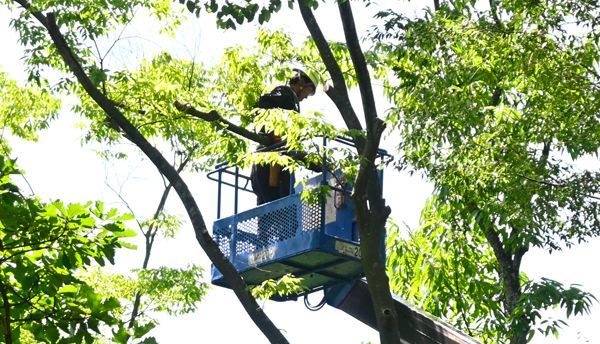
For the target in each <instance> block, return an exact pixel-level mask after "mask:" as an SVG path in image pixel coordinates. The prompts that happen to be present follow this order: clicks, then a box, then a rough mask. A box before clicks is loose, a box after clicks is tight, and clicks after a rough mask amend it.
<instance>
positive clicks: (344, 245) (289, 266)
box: [209, 138, 388, 298]
mask: <svg viewBox="0 0 600 344" xmlns="http://www.w3.org/2000/svg"><path fill="white" fill-rule="evenodd" d="M336 141H337V142H340V143H342V144H344V145H352V142H351V141H349V140H347V139H343V138H339V139H336ZM379 154H380V156H388V155H387V153H386V152H385V151H383V150H380V152H379ZM215 175H216V176H215ZM225 175H229V176H233V178H234V179H233V182H231V181H230V180H229V181H227V182H226V181H225V179H224V178H223V177H224V176H225ZM382 176H383V174H382V172H381V171H380V178H382ZM209 178H210V179H212V180H215V181H217V182H218V183H219V184H218V207H217V213H218V214H217V217H220V215H221V214H220V213H221V199H222V196H221V193H222V185H228V186H231V187H233V188H234V192H235V194H234V214H233V215H231V216H229V217H224V218H219V219H218V220H216V221H215V222H214V224H213V238H214V240H215V241H216V242H217V244H218V245H219V248H220V249H221V252H223V254H224V255H225V256H226V257H228V259H229V260H230V261H231V263H232V264H233V266H234V267H235V268H236V270H237V271H238V272H239V273H240V274H241V275H242V277H243V278H244V280H245V281H246V283H247V284H248V285H250V286H254V285H259V284H260V283H262V282H263V281H266V280H269V279H278V278H280V277H282V276H284V275H286V274H292V275H294V276H295V277H297V278H302V286H303V287H304V291H303V292H302V293H301V294H297V295H291V298H294V297H296V296H298V295H302V294H308V293H310V292H313V291H316V290H320V289H323V288H325V287H328V286H332V285H337V284H340V283H346V282H351V281H354V280H356V279H358V278H360V277H362V276H363V271H362V265H361V259H360V258H361V257H360V247H359V235H358V227H357V224H356V219H355V214H354V207H353V204H352V200H351V198H350V192H351V185H350V184H348V183H345V182H344V181H343V176H342V175H341V173H340V172H336V173H335V175H334V174H332V173H329V172H323V173H320V174H318V175H317V176H315V177H313V178H311V179H309V180H308V181H307V182H306V183H304V184H303V185H300V186H298V187H295V188H292V190H291V192H290V195H289V196H287V197H284V198H281V199H277V200H275V201H272V202H269V203H266V204H262V205H260V206H257V207H256V208H253V209H250V210H247V211H243V212H239V213H238V211H237V208H238V206H237V203H238V190H243V191H251V190H250V189H249V188H248V187H247V185H248V179H249V178H248V177H247V176H244V175H242V174H240V172H239V169H238V168H237V167H235V166H228V165H226V164H221V165H217V167H216V168H215V170H214V171H212V172H211V173H209ZM380 180H381V179H380ZM244 181H245V182H244ZM292 184H293V178H292ZM324 184H328V185H330V186H331V188H332V189H331V191H330V193H329V195H328V196H327V197H324V198H325V199H321V200H320V201H318V202H315V203H309V202H308V201H305V200H302V198H301V192H302V190H304V189H306V190H309V189H310V188H312V187H316V186H319V185H324ZM309 192H310V191H309ZM381 245H382V246H383V242H382V243H381ZM212 283H213V284H215V285H219V286H223V287H228V286H227V283H226V282H225V280H224V278H223V275H222V274H221V272H220V271H219V270H218V269H216V268H215V267H214V266H213V267H212Z"/></svg>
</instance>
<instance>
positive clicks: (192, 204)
mask: <svg viewBox="0 0 600 344" xmlns="http://www.w3.org/2000/svg"><path fill="white" fill-rule="evenodd" d="M15 1H16V2H17V3H19V4H21V5H22V6H23V7H24V8H25V9H26V10H28V11H30V7H29V5H28V4H27V3H25V2H24V1H22V0H15ZM31 13H32V15H33V16H34V17H35V18H37V19H38V20H39V21H40V23H41V24H42V25H44V27H45V28H46V29H47V31H48V33H49V34H50V37H51V39H52V41H53V42H54V44H55V46H56V48H57V50H58V52H59V54H60V55H61V57H62V59H63V61H64V62H65V64H66V65H67V67H68V68H69V69H70V70H71V72H72V73H73V74H74V75H75V77H76V78H77V80H78V82H79V83H80V84H81V86H82V87H83V88H84V89H85V91H86V92H87V93H88V95H89V96H90V97H91V98H92V99H93V100H94V101H95V102H96V103H97V104H98V105H99V106H100V107H101V108H102V109H103V110H104V111H105V112H106V114H107V115H108V116H110V118H111V119H112V120H114V121H115V122H116V123H117V124H118V125H119V127H120V128H121V129H122V130H123V131H124V132H125V134H127V135H128V137H129V138H130V139H131V140H132V142H134V143H135V144H136V145H137V146H138V147H139V148H140V149H141V150H142V151H143V152H144V154H146V156H147V157H148V158H149V159H150V161H152V163H153V164H154V165H155V166H156V168H157V169H158V170H159V172H160V173H161V174H163V175H164V176H165V177H166V178H167V179H168V180H169V182H170V183H171V184H172V185H173V188H174V189H175V191H176V192H177V194H178V195H179V198H180V199H181V201H182V203H183V205H184V207H185V208H186V211H187V213H188V216H189V218H190V221H191V223H192V226H193V228H194V232H195V233H196V239H197V240H198V242H199V244H200V246H201V247H202V248H203V249H204V251H205V252H206V254H207V256H208V257H209V258H210V260H211V261H212V262H213V263H214V264H215V266H216V267H217V268H218V269H219V270H220V271H221V273H223V276H224V277H225V279H226V281H227V283H228V284H229V285H230V286H231V288H232V289H233V291H234V292H235V294H236V296H237V297H238V299H239V300H240V302H241V303H242V305H243V307H244V309H245V310H246V312H247V313H248V315H249V316H250V317H251V318H252V320H253V321H254V323H255V324H256V325H257V327H258V328H259V329H260V330H261V331H262V332H263V333H264V334H265V336H266V337H267V338H268V339H269V340H270V341H271V342H272V343H287V342H288V341H287V340H286V339H285V337H284V336H283V335H282V334H281V332H280V331H279V329H278V328H277V327H275V325H274V324H273V323H272V322H271V320H270V319H269V318H268V317H267V316H266V314H265V313H264V312H263V310H262V309H261V308H260V306H259V305H258V304H257V303H256V300H255V299H254V298H253V297H252V295H251V294H250V292H249V291H248V289H247V285H246V283H245V282H244V280H243V279H242V278H241V276H240V275H239V273H238V272H237V271H236V270H235V268H234V267H233V265H232V264H231V263H230V262H229V261H228V260H227V258H226V257H225V256H224V255H223V253H222V252H221V251H220V250H219V247H218V246H217V244H216V243H215V242H214V240H213V239H212V238H211V236H210V234H209V233H208V230H207V228H206V224H205V222H204V219H203V217H202V214H201V212H200V209H199V208H198V205H197V204H196V201H195V199H194V197H193V196H192V194H191V192H190V190H189V189H188V187H187V185H186V184H185V182H184V181H183V179H182V178H181V176H180V175H179V174H178V173H177V171H176V170H175V168H173V166H171V165H170V164H169V162H168V161H167V160H166V159H165V158H164V157H163V156H162V154H161V153H160V152H159V151H158V150H157V149H156V148H155V147H154V146H152V145H151V144H150V143H149V142H148V141H147V140H146V138H145V137H144V136H143V135H142V134H141V133H140V132H139V131H138V130H137V129H136V128H135V127H134V126H133V125H132V124H131V122H129V120H127V118H125V116H124V115H123V114H122V113H121V111H120V110H119V109H118V108H117V107H116V106H115V105H114V104H113V102H112V101H111V100H110V99H108V98H107V97H106V96H105V95H104V94H103V93H102V92H101V91H100V90H99V89H98V88H97V87H96V86H95V85H94V83H93V82H92V81H91V80H90V78H89V77H88V75H87V74H86V72H85V71H84V69H83V67H82V66H81V65H80V64H79V62H78V60H77V58H76V56H74V54H73V52H72V50H71V48H70V47H69V45H68V44H67V42H66V40H65V38H64V36H63V35H62V33H61V32H60V30H59V28H58V26H57V25H56V20H55V17H54V14H53V13H49V14H47V15H46V16H44V14H42V13H40V12H33V11H32V12H31Z"/></svg>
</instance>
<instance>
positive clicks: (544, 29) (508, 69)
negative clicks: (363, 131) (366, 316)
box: [374, 0, 600, 342]
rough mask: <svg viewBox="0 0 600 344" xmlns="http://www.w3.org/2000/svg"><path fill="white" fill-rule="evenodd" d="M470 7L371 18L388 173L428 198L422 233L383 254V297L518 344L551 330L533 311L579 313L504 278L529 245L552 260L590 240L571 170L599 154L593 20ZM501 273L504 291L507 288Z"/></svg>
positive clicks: (569, 10) (553, 10)
mask: <svg viewBox="0 0 600 344" xmlns="http://www.w3.org/2000/svg"><path fill="white" fill-rule="evenodd" d="M475 3H476V2H474V1H457V2H451V3H444V6H442V8H441V9H440V10H439V11H437V12H435V13H427V14H426V16H425V18H424V19H411V18H408V17H405V16H402V15H397V14H394V13H393V12H388V13H381V14H380V15H379V16H380V17H381V18H382V19H384V20H385V24H384V28H383V29H382V30H379V31H376V34H375V36H374V37H375V38H376V39H378V40H379V47H378V54H377V55H376V56H377V61H378V62H377V63H379V64H382V65H387V66H389V68H390V69H391V71H393V75H392V76H389V79H388V80H387V81H386V85H387V88H386V92H387V96H388V97H389V99H390V100H391V101H392V102H393V104H394V107H393V108H392V109H391V111H390V112H389V115H388V118H387V121H388V123H389V125H391V126H393V127H394V128H395V129H397V130H398V132H399V135H400V137H401V141H400V145H399V149H400V150H401V151H402V152H403V153H404V154H403V157H402V159H401V160H399V161H398V165H397V166H398V167H399V168H410V169H413V170H417V171H422V172H423V173H424V174H425V175H426V176H427V177H428V178H430V180H432V181H433V183H434V185H435V193H436V199H435V200H433V201H432V202H431V203H429V205H428V207H427V208H426V210H425V212H424V218H423V222H422V226H423V228H421V229H419V231H418V232H416V233H413V235H412V236H411V239H410V240H409V242H407V243H400V242H394V243H393V244H392V246H391V249H392V252H393V251H394V250H396V249H397V250H399V251H398V253H397V254H395V255H394V257H395V258H394V259H391V260H390V262H391V269H397V270H398V272H399V275H398V276H396V277H397V278H399V280H398V281H397V282H396V284H395V285H396V286H397V291H398V292H401V293H402V294H406V295H408V296H410V298H412V299H413V302H416V303H418V304H422V305H424V306H425V307H426V308H429V310H430V311H432V312H433V313H434V314H439V315H440V316H442V317H444V318H446V319H450V320H451V321H452V323H454V324H457V326H459V327H461V328H464V329H470V330H471V331H473V332H474V334H476V335H477V336H479V337H480V338H482V339H483V340H485V341H489V342H497V341H502V340H501V339H502V338H504V340H506V341H508V340H509V338H510V340H514V342H519V340H517V339H516V338H518V337H520V336H522V335H523V333H525V334H526V333H533V332H534V331H535V329H540V330H541V332H542V333H545V334H548V333H553V332H555V331H557V329H558V327H559V326H560V325H561V323H560V322H551V321H549V320H548V319H543V318H541V315H540V314H541V313H539V310H542V309H545V308H548V307H554V306H556V307H563V308H565V309H566V310H567V316H569V315H571V311H570V309H571V310H572V309H574V307H575V306H573V305H574V304H579V305H580V306H579V310H580V311H581V310H583V309H585V308H587V307H589V305H590V303H591V300H592V298H591V296H590V295H589V294H586V293H584V292H581V291H578V289H576V288H575V289H574V287H571V288H564V287H563V286H561V285H559V284H557V283H556V282H553V281H549V280H543V281H542V282H533V281H530V280H528V279H527V278H526V276H521V280H520V281H519V280H518V273H519V269H520V262H521V257H522V255H523V254H525V252H527V250H528V249H529V248H530V247H532V246H536V247H540V248H544V249H548V250H549V251H552V250H559V249H562V248H564V247H570V246H571V245H573V244H575V243H579V242H582V241H586V240H588V239H589V238H591V237H596V236H598V235H599V234H600V218H599V217H598V213H599V210H600V203H599V202H598V198H597V197H596V195H597V194H598V191H599V190H600V172H599V171H596V170H593V169H591V168H589V167H586V166H585V165H579V166H577V164H578V163H579V161H578V159H579V158H581V157H586V156H588V157H589V156H590V155H595V156H597V154H598V149H599V148H600V121H599V120H598V113H600V101H599V95H600V87H599V85H600V79H599V77H598V74H597V65H598V62H599V60H598V56H600V55H599V54H598V41H599V35H598V31H597V30H596V29H595V28H596V27H597V24H598V19H597V18H598V8H597V6H594V5H593V4H592V3H591V2H587V1H583V2H580V1H549V2H527V1H517V0H515V1H502V2H494V4H495V5H494V6H493V8H492V9H491V10H481V9H479V7H476V6H475V5H474V4H475ZM432 219H433V221H434V222H433V223H434V224H436V226H434V227H433V228H437V229H435V230H433V228H432V227H431V226H430V223H429V222H428V221H431V220H432ZM448 238H452V239H451V240H452V243H453V244H452V245H445V244H444V242H445V241H446V240H449V239H448ZM426 242H430V244H427V243H426ZM438 245H441V246H438ZM419 250H423V252H420V251H419ZM407 252H408V253H410V254H408V255H407V256H406V257H400V256H401V255H402V254H406V253H407ZM420 257H422V258H420ZM452 257H453V258H452ZM452 259H458V260H459V264H458V265H457V267H453V266H452V265H451V261H452ZM474 264H477V265H474ZM479 264H483V266H479ZM508 264H512V266H513V268H512V269H511V268H508ZM405 265H407V266H414V265H416V267H415V268H414V269H412V268H407V267H406V266H405ZM426 266H427V268H426ZM436 267H442V268H440V269H437V268H436ZM419 268H420V269H422V270H420V271H419ZM434 268H435V269H436V273H435V274H430V275H427V273H425V272H423V271H424V270H425V271H428V270H430V269H434ZM405 270H406V271H405ZM447 270H448V271H447ZM394 271H395V270H394ZM515 271H516V273H517V275H516V276H517V277H516V279H517V284H516V286H515V285H514V284H512V285H509V284H507V282H506V279H504V277H506V276H507V275H509V274H511V273H514V272H515ZM447 274H450V275H447ZM452 274H459V275H458V280H457V281H458V286H459V287H458V289H457V288H453V287H452V281H453V278H454V277H453V276H452ZM463 274H464V275H465V276H468V278H469V279H470V280H474V281H476V282H475V283H468V281H469V279H464V280H463V279H461V278H462V276H463ZM465 278H467V277H465ZM402 283H410V285H411V286H412V287H411V288H412V289H410V290H408V291H407V290H404V289H403V287H402ZM495 284H496V285H495ZM499 286H501V288H499ZM444 288H447V289H448V290H452V291H453V292H456V291H457V290H459V291H460V292H461V294H460V295H461V296H460V297H459V296H458V294H456V295H453V294H452V292H450V293H446V292H444V290H445V289H444ZM455 289H456V290H455ZM411 290H412V292H411ZM515 295H520V297H518V300H514V298H515ZM461 298H462V299H465V298H466V299H469V298H473V302H472V303H471V302H468V303H467V305H461V301H460V300H459V299H461ZM499 301H501V302H502V309H499V308H498V306H497V305H498V302H499ZM475 304H477V305H478V306H477V307H478V309H474V308H473V307H474V306H473V305H475ZM433 305H437V306H433ZM569 305H570V306H569ZM584 305H585V306H584ZM502 312H504V314H505V315H502V314H501V313H502ZM507 324H509V325H510V326H508V325H507Z"/></svg>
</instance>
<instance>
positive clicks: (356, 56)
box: [337, 0, 377, 131]
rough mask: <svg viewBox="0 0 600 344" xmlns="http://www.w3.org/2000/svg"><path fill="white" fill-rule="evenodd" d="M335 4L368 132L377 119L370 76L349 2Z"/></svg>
mask: <svg viewBox="0 0 600 344" xmlns="http://www.w3.org/2000/svg"><path fill="white" fill-rule="evenodd" d="M337 3H338V9H339V11H340V17H341V19H342V26H343V28H344V36H345V37H346V44H347V45H348V51H349V52H350V58H351V59H352V65H353V66H354V71H355V72H356V77H357V79H358V88H359V89H360V97H361V100H362V105H363V112H364V115H365V123H366V124H367V130H368V131H370V130H372V126H373V125H375V123H374V121H375V119H376V118H377V109H376V107H375V97H374V96H373V87H372V86H371V76H370V75H369V69H368V68H367V61H366V60H365V55H364V54H363V51H362V49H361V48H360V42H359V41H358V35H357V33H356V25H355V24H354V15H353V14H352V7H351V6H350V1H349V0H347V1H338V2H337Z"/></svg>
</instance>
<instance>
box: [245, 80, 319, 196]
mask: <svg viewBox="0 0 600 344" xmlns="http://www.w3.org/2000/svg"><path fill="white" fill-rule="evenodd" d="M294 71H295V72H296V74H295V75H294V76H293V77H292V78H291V79H290V80H289V82H288V83H289V85H282V86H277V87H275V88H274V89H273V90H272V91H271V92H270V93H268V94H265V95H262V96H261V97H260V98H259V99H258V102H257V104H256V107H257V108H261V109H275V108H279V109H285V110H293V111H296V112H300V102H301V101H302V100H304V99H306V98H307V97H310V96H312V95H314V94H315V91H316V89H317V87H316V85H315V83H314V82H313V81H312V80H311V79H310V77H308V75H306V73H304V72H303V71H301V70H300V69H294ZM268 135H269V137H270V138H271V139H272V141H273V144H276V143H278V142H281V138H280V137H278V136H275V135H274V134H273V133H269V134H268ZM259 148H262V147H259ZM250 179H251V182H252V189H253V190H254V193H255V194H256V203H257V205H260V204H263V203H267V202H271V201H274V200H276V199H279V198H282V197H286V196H288V195H289V193H290V173H289V172H288V171H283V170H282V167H281V166H279V165H253V166H252V172H251V174H250Z"/></svg>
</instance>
